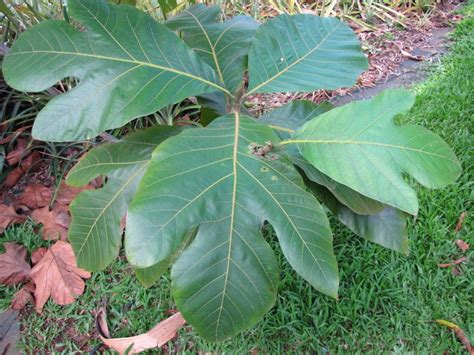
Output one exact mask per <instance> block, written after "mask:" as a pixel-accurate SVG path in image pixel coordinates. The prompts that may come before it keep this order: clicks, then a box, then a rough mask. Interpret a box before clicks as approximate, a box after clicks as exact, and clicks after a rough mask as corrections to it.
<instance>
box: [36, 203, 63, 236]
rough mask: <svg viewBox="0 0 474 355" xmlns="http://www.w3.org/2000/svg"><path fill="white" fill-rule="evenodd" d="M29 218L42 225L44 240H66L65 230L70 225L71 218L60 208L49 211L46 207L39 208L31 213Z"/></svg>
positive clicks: (56, 207)
mask: <svg viewBox="0 0 474 355" xmlns="http://www.w3.org/2000/svg"><path fill="white" fill-rule="evenodd" d="M31 217H33V219H34V220H35V221H36V222H38V223H41V224H42V225H43V239H44V240H56V239H61V240H66V239H67V228H68V227H69V224H70V223H71V216H70V215H69V213H68V212H67V211H65V210H64V209H62V208H60V206H55V207H54V208H53V209H52V210H51V211H50V210H49V207H48V206H46V207H43V208H39V209H37V210H34V211H33V213H32V214H31Z"/></svg>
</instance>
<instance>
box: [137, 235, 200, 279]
mask: <svg viewBox="0 0 474 355" xmlns="http://www.w3.org/2000/svg"><path fill="white" fill-rule="evenodd" d="M195 236H196V230H195V229H193V230H191V231H189V232H188V234H187V236H185V239H184V243H183V244H182V245H181V247H180V248H178V249H177V250H176V251H175V252H174V253H173V254H172V255H170V256H169V257H168V258H166V259H165V260H162V261H159V262H157V263H156V264H154V265H152V266H149V267H146V268H142V269H140V268H133V270H134V271H135V275H136V277H137V279H138V281H140V283H141V284H142V285H143V286H145V287H150V286H152V285H153V284H154V283H155V282H156V281H158V280H159V279H160V277H161V276H162V275H163V274H164V273H165V272H166V271H167V270H168V268H169V267H170V265H171V264H172V263H173V262H174V261H175V259H176V258H177V256H178V255H179V254H180V253H181V252H182V251H183V250H184V249H185V248H186V247H187V246H188V245H189V242H190V241H191V240H192V239H193V238H194V237H195Z"/></svg>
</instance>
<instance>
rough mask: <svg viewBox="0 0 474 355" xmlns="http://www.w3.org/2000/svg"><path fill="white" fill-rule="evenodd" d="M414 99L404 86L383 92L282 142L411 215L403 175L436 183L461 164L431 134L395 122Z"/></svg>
mask: <svg viewBox="0 0 474 355" xmlns="http://www.w3.org/2000/svg"><path fill="white" fill-rule="evenodd" d="M413 103H414V95H413V94H411V93H409V92H407V91H403V90H389V91H385V92H383V93H382V94H380V95H378V96H376V97H375V98H373V99H371V100H365V101H357V102H352V103H350V104H348V105H345V106H343V107H338V108H335V109H333V110H331V111H329V112H326V113H324V114H322V115H320V116H318V117H317V118H316V119H313V120H311V121H309V122H308V123H306V124H305V125H304V126H303V127H301V128H300V129H299V130H298V131H297V132H296V133H295V134H294V135H293V137H292V138H291V139H289V140H287V141H286V142H285V143H284V144H296V145H297V146H298V149H299V150H300V153H301V155H302V156H303V157H304V158H305V159H306V160H308V161H309V162H310V163H311V164H312V165H313V166H315V167H316V168H317V169H318V170H320V171H321V172H323V173H324V174H326V175H328V176H329V177H330V178H332V179H333V180H335V181H336V182H338V183H341V184H343V185H346V186H348V187H350V188H351V189H353V190H355V191H357V192H360V193H361V194H363V195H365V196H368V197H370V198H372V199H374V200H377V201H380V202H383V203H385V204H388V205H391V206H393V207H395V208H398V209H400V210H402V211H405V212H408V213H411V214H416V213H417V211H418V200H417V198H416V193H415V191H414V190H413V188H412V187H410V185H409V184H408V183H407V182H406V181H405V180H404V178H403V175H402V174H403V173H407V174H409V175H411V176H413V177H414V178H415V179H416V180H417V181H418V182H419V183H421V184H422V185H424V186H426V187H430V188H441V187H443V186H445V185H447V184H449V183H451V182H453V181H454V180H455V179H456V178H457V176H459V174H460V173H461V166H460V164H459V162H458V160H457V159H456V156H455V155H454V153H453V152H452V151H451V149H450V148H449V147H448V145H447V144H446V143H445V142H444V141H443V140H442V139H441V138H440V137H438V136H437V135H436V134H434V133H432V132H430V131H428V130H426V129H425V128H423V127H420V126H416V125H410V124H405V125H401V126H397V125H396V124H395V123H394V117H395V116H396V115H398V114H400V113H403V112H406V111H408V110H409V109H410V107H411V106H412V105H413Z"/></svg>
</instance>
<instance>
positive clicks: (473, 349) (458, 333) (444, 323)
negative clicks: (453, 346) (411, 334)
mask: <svg viewBox="0 0 474 355" xmlns="http://www.w3.org/2000/svg"><path fill="white" fill-rule="evenodd" d="M436 323H438V324H439V325H442V326H445V327H448V328H449V329H451V330H452V331H453V332H454V334H455V335H456V337H457V338H458V339H459V341H460V342H461V343H462V345H464V347H465V348H466V350H467V351H468V352H469V353H470V354H471V355H474V347H473V346H472V345H471V342H470V341H469V339H468V338H467V337H466V334H464V331H463V330H462V329H461V328H460V327H459V326H458V325H457V324H455V323H452V322H449V321H447V320H444V319H437V320H436Z"/></svg>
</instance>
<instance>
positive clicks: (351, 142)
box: [280, 139, 457, 164]
mask: <svg viewBox="0 0 474 355" xmlns="http://www.w3.org/2000/svg"><path fill="white" fill-rule="evenodd" d="M280 144H281V145H287V144H339V145H368V146H376V147H384V148H394V149H400V150H402V151H403V150H408V151H413V152H416V153H419V154H426V155H431V156H434V157H437V158H442V159H446V160H449V161H452V162H454V163H456V164H457V161H456V160H454V159H451V158H449V157H446V156H444V155H441V154H436V153H431V152H428V151H426V150H422V149H416V148H410V147H405V146H402V145H396V144H388V143H379V142H371V141H354V140H337V139H334V140H325V139H289V140H286V141H283V142H281V143H280Z"/></svg>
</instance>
